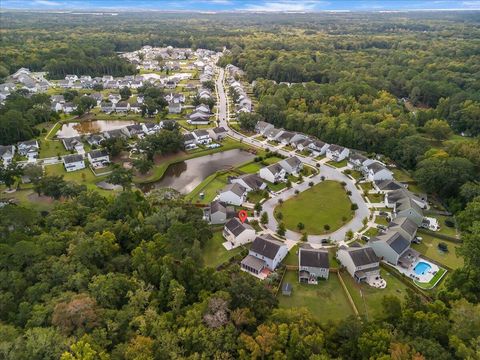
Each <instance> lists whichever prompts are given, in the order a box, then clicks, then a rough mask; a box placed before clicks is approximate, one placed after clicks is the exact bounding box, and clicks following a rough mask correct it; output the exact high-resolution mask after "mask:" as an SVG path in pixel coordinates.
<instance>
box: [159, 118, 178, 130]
mask: <svg viewBox="0 0 480 360" xmlns="http://www.w3.org/2000/svg"><path fill="white" fill-rule="evenodd" d="M160 128H161V129H176V128H178V124H177V122H176V121H175V120H169V119H166V120H161V121H160Z"/></svg>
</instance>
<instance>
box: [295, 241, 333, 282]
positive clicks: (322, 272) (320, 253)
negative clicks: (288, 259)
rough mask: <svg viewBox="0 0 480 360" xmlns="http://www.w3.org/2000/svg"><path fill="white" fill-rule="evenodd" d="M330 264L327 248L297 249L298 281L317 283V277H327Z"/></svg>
mask: <svg viewBox="0 0 480 360" xmlns="http://www.w3.org/2000/svg"><path fill="white" fill-rule="evenodd" d="M329 270H330V264H329V260H328V250H322V249H312V248H299V249H298V281H299V282H301V283H307V284H317V282H318V278H323V279H328V274H329Z"/></svg>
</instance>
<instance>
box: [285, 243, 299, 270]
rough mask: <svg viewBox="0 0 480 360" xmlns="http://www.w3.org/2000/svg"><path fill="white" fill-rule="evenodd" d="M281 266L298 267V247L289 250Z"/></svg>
mask: <svg viewBox="0 0 480 360" xmlns="http://www.w3.org/2000/svg"><path fill="white" fill-rule="evenodd" d="M282 264H285V265H295V266H297V265H298V245H295V246H294V247H293V248H291V249H290V251H289V252H288V254H287V256H285V259H283V261H282Z"/></svg>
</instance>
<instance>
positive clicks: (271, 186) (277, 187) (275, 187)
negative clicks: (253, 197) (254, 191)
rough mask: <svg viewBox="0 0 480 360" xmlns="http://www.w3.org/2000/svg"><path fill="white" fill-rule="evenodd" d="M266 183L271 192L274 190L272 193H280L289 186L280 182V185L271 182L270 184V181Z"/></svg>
mask: <svg viewBox="0 0 480 360" xmlns="http://www.w3.org/2000/svg"><path fill="white" fill-rule="evenodd" d="M265 182H266V183H267V186H268V188H269V189H270V190H272V191H280V190H282V189H284V188H285V187H286V186H287V184H286V183H284V182H282V181H280V182H278V183H276V184H274V183H271V182H269V181H265Z"/></svg>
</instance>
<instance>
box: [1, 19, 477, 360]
mask: <svg viewBox="0 0 480 360" xmlns="http://www.w3.org/2000/svg"><path fill="white" fill-rule="evenodd" d="M0 16H1V21H2V36H1V39H0V48H1V50H2V51H1V52H0V77H1V78H4V77H6V76H7V75H8V74H9V73H13V72H14V71H16V70H17V69H18V68H20V67H29V68H30V69H31V70H44V71H49V73H50V76H51V77H52V78H61V77H63V76H64V75H65V74H67V73H76V74H78V75H81V74H89V75H104V74H112V75H126V74H131V73H133V72H134V71H135V70H134V69H133V68H132V66H131V65H130V64H128V63H126V62H125V61H123V60H121V59H120V58H118V57H117V56H116V54H117V53H118V52H123V51H132V50H137V49H139V48H140V47H141V46H143V45H147V44H148V45H152V46H167V45H172V46H177V47H193V48H210V49H215V50H219V51H222V50H223V49H224V47H226V49H227V51H226V55H225V56H224V58H223V59H222V60H221V63H220V65H225V64H227V63H230V62H231V63H233V64H236V65H238V66H240V67H241V68H242V69H244V70H245V72H246V78H247V79H248V80H250V81H252V80H255V81H256V84H255V86H254V95H255V97H256V99H257V100H258V103H257V102H256V103H255V105H256V107H255V110H256V112H257V113H258V114H255V115H254V116H255V117H256V119H262V118H263V119H265V120H267V121H269V122H271V123H273V124H275V125H277V126H279V127H285V128H288V129H292V130H297V131H302V132H305V133H308V134H311V135H314V136H317V137H318V138H320V139H322V140H324V141H327V142H330V143H338V144H340V145H345V146H348V147H352V148H356V149H360V150H364V151H366V152H369V153H381V154H385V155H386V156H388V157H389V158H391V159H392V160H394V161H395V162H397V163H398V164H399V165H400V166H402V167H404V168H406V169H408V170H411V172H412V173H413V174H414V177H415V179H416V180H417V181H418V183H419V185H420V186H421V187H422V188H424V189H425V190H427V191H428V192H429V193H433V194H436V195H438V196H440V197H441V198H442V199H443V200H445V202H446V203H447V205H448V208H449V210H450V211H452V212H455V214H456V221H457V224H458V227H459V229H460V230H461V231H462V240H463V244H462V246H461V250H460V251H461V255H462V256H463V257H464V260H465V265H464V266H463V267H462V268H460V269H458V270H455V271H453V272H452V273H451V274H450V275H449V277H448V278H447V281H446V282H445V283H444V284H442V286H441V288H440V289H439V290H438V291H436V292H434V293H432V294H431V299H425V298H423V297H420V296H419V295H418V294H417V293H414V292H409V293H408V295H407V296H406V297H405V298H404V299H399V298H397V297H385V298H384V299H383V302H382V308H383V312H382V314H381V315H379V316H378V317H376V318H369V319H365V318H353V317H351V318H347V319H344V320H341V321H340V320H339V321H337V322H330V323H327V322H324V321H323V322H322V321H318V320H316V319H315V317H314V316H312V314H310V313H309V312H308V311H307V310H305V309H288V310H286V309H280V308H279V307H278V304H277V299H276V297H275V296H274V295H273V293H272V291H271V289H269V288H268V287H266V286H265V284H264V283H260V282H258V281H257V280H255V279H254V278H253V277H251V276H249V275H246V274H245V273H243V272H242V271H240V270H239V267H238V265H236V264H235V263H227V264H224V265H223V266H221V267H219V268H218V269H212V268H208V267H206V266H204V264H203V260H202V256H201V254H202V249H203V248H204V247H205V245H206V243H207V242H208V241H209V240H210V239H211V237H212V229H210V228H209V227H208V226H207V224H206V223H205V222H204V221H203V220H202V212H201V211H200V210H199V209H198V208H196V207H195V206H193V205H191V204H189V203H186V202H184V201H183V199H182V198H181V196H179V195H178V194H177V193H175V192H172V191H156V192H153V193H152V194H150V195H148V196H146V197H145V196H144V195H142V194H141V193H140V192H136V191H132V190H129V189H128V187H126V188H125V191H124V192H122V193H121V194H120V195H118V196H116V197H113V196H112V197H104V196H102V195H100V194H98V193H96V192H91V191H86V190H85V188H84V187H81V186H80V187H78V186H74V185H73V184H70V183H68V182H65V181H64V180H62V179H60V178H58V177H44V178H43V179H41V180H39V182H38V184H35V185H34V186H35V188H36V189H38V191H39V192H41V193H43V194H47V193H48V194H50V195H52V196H53V194H57V195H58V196H54V197H55V198H59V199H60V200H61V201H58V202H57V205H56V206H55V207H54V208H53V210H51V211H50V212H46V211H44V212H37V211H35V210H32V209H28V208H23V207H21V206H14V205H6V206H4V207H2V208H0V280H1V281H0V360H3V359H5V360H30V359H34V360H36V359H38V360H40V359H42V360H43V359H60V358H61V359H62V360H71V359H84V360H86V359H88V360H92V359H95V360H96V359H101V360H107V359H112V360H162V359H192V360H193V359H218V360H220V359H222V360H223V359H278V360H279V359H311V360H326V359H353V360H357V359H358V360H363V359H365V360H367V359H390V358H392V359H398V360H403V359H417V360H420V359H435V360H437V359H438V360H443V359H445V360H448V359H480V270H479V269H480V185H479V183H478V179H479V178H480V177H479V169H480V144H479V140H478V138H475V136H478V135H479V133H480V79H479V74H480V71H479V70H480V69H479V66H480V40H479V39H480V30H479V19H478V13H477V14H475V13H468V12H464V13H449V12H445V13H428V12H423V13H409V14H368V13H364V14H323V15H322V14H317V15H315V16H312V15H311V14H275V15H265V14H261V15H259V14H248V15H242V14H221V15H220V14H196V15H192V14H158V13H128V14H125V13H119V14H118V15H116V16H112V15H109V14H103V15H91V14H74V13H67V14H54V13H41V14H40V13H23V12H2V13H1V14H0ZM281 82H289V83H294V84H281ZM301 82H305V83H306V84H305V85H303V84H300V83H301ZM23 95H24V94H22V93H16V94H14V95H13V96H11V97H10V98H9V99H8V100H7V102H6V106H4V107H3V108H2V109H1V111H0V117H1V119H0V120H1V122H2V126H0V127H1V128H3V129H4V131H3V132H2V133H0V139H7V138H8V139H10V138H14V139H23V138H28V137H31V136H35V135H36V134H34V133H33V132H34V125H35V124H38V123H41V122H43V121H46V120H49V119H50V118H51V117H52V116H55V115H54V114H52V113H51V111H50V101H49V99H48V97H46V96H45V95H42V94H39V95H33V96H31V97H25V96H23ZM407 98H408V99H407ZM153 105H155V106H157V105H159V104H153ZM15 124H24V125H25V126H15ZM24 128H25V129H27V130H25V131H21V132H20V131H19V129H24ZM29 129H30V130H29ZM29 131H30V132H31V134H30V133H28V132H29ZM461 133H463V135H465V136H463V137H462V136H461V135H460V134H461ZM173 136H174V137H175V136H176V135H175V134H173ZM177 137H178V136H177ZM164 140H165V139H162V138H161V137H158V138H154V139H153V140H152V143H144V146H145V147H146V148H151V147H152V146H160V145H162V144H163V145H165V144H164V142H165V141H164ZM174 140H175V139H174ZM177 140H178V141H179V139H177ZM1 141H3V142H5V140H1ZM166 142H168V143H169V144H170V143H171V142H172V141H171V139H169V140H168V141H166ZM155 144H157V145H155ZM149 155H151V154H148V153H147V156H149ZM147 160H149V159H147ZM319 301H321V300H320V299H319Z"/></svg>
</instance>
